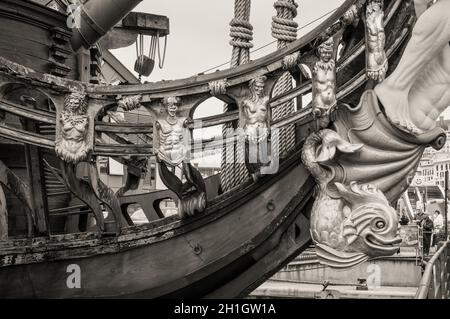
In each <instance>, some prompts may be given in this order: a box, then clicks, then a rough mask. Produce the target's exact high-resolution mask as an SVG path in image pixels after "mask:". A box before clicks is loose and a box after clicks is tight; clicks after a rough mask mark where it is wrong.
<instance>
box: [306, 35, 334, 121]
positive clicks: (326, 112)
mask: <svg viewBox="0 0 450 319" xmlns="http://www.w3.org/2000/svg"><path fill="white" fill-rule="evenodd" d="M333 47H334V40H333V38H329V39H328V40H327V41H325V42H324V43H323V44H321V45H320V46H319V48H318V52H319V61H317V62H316V63H315V65H314V68H313V72H312V86H313V88H312V94H313V97H312V98H313V110H314V114H315V116H316V118H318V119H319V125H320V127H321V128H325V127H327V126H328V124H329V123H330V121H329V116H330V113H331V112H332V111H333V110H334V109H335V107H336V103H337V101H336V64H335V61H334V59H333V52H334V49H333Z"/></svg>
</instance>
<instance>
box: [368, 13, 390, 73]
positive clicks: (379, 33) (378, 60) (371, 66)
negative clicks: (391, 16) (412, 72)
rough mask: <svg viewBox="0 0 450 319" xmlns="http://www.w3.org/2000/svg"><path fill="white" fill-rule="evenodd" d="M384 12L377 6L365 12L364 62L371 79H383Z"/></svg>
mask: <svg viewBox="0 0 450 319" xmlns="http://www.w3.org/2000/svg"><path fill="white" fill-rule="evenodd" d="M383 18H384V13H383V10H382V9H381V8H380V7H379V6H375V7H372V8H369V12H368V13H367V21H366V25H367V31H366V40H367V54H366V60H367V62H366V64H367V72H368V76H369V77H370V78H371V79H375V80H378V81H381V80H383V79H384V77H385V75H386V72H387V69H388V60H387V57H386V52H385V43H386V35H385V32H384V25H383Z"/></svg>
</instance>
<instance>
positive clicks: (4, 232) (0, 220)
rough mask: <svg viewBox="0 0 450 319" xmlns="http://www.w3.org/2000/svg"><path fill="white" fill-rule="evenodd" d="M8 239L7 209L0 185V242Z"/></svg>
mask: <svg viewBox="0 0 450 319" xmlns="http://www.w3.org/2000/svg"><path fill="white" fill-rule="evenodd" d="M7 239H8V207H7V205H6V196H5V192H4V190H3V187H2V185H1V184H0V241H2V240H7Z"/></svg>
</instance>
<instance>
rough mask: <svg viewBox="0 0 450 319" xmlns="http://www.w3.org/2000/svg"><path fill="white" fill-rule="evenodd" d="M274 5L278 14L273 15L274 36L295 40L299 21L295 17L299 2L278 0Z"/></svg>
mask: <svg viewBox="0 0 450 319" xmlns="http://www.w3.org/2000/svg"><path fill="white" fill-rule="evenodd" d="M273 6H274V7H275V9H277V16H274V17H272V36H273V37H274V38H275V39H277V40H279V41H284V42H293V41H295V40H296V39H297V28H298V23H297V22H295V21H294V18H295V17H296V16H297V7H298V4H297V3H296V2H295V1H294V0H278V1H276V2H275V3H274V5H273Z"/></svg>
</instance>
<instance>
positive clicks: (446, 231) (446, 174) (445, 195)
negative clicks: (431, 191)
mask: <svg viewBox="0 0 450 319" xmlns="http://www.w3.org/2000/svg"><path fill="white" fill-rule="evenodd" d="M444 183H445V184H444V185H445V192H444V193H445V194H444V205H445V206H444V207H445V209H444V211H445V212H444V234H445V240H446V241H447V240H448V225H447V223H448V221H447V214H448V204H447V201H448V170H447V171H445V182H444Z"/></svg>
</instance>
